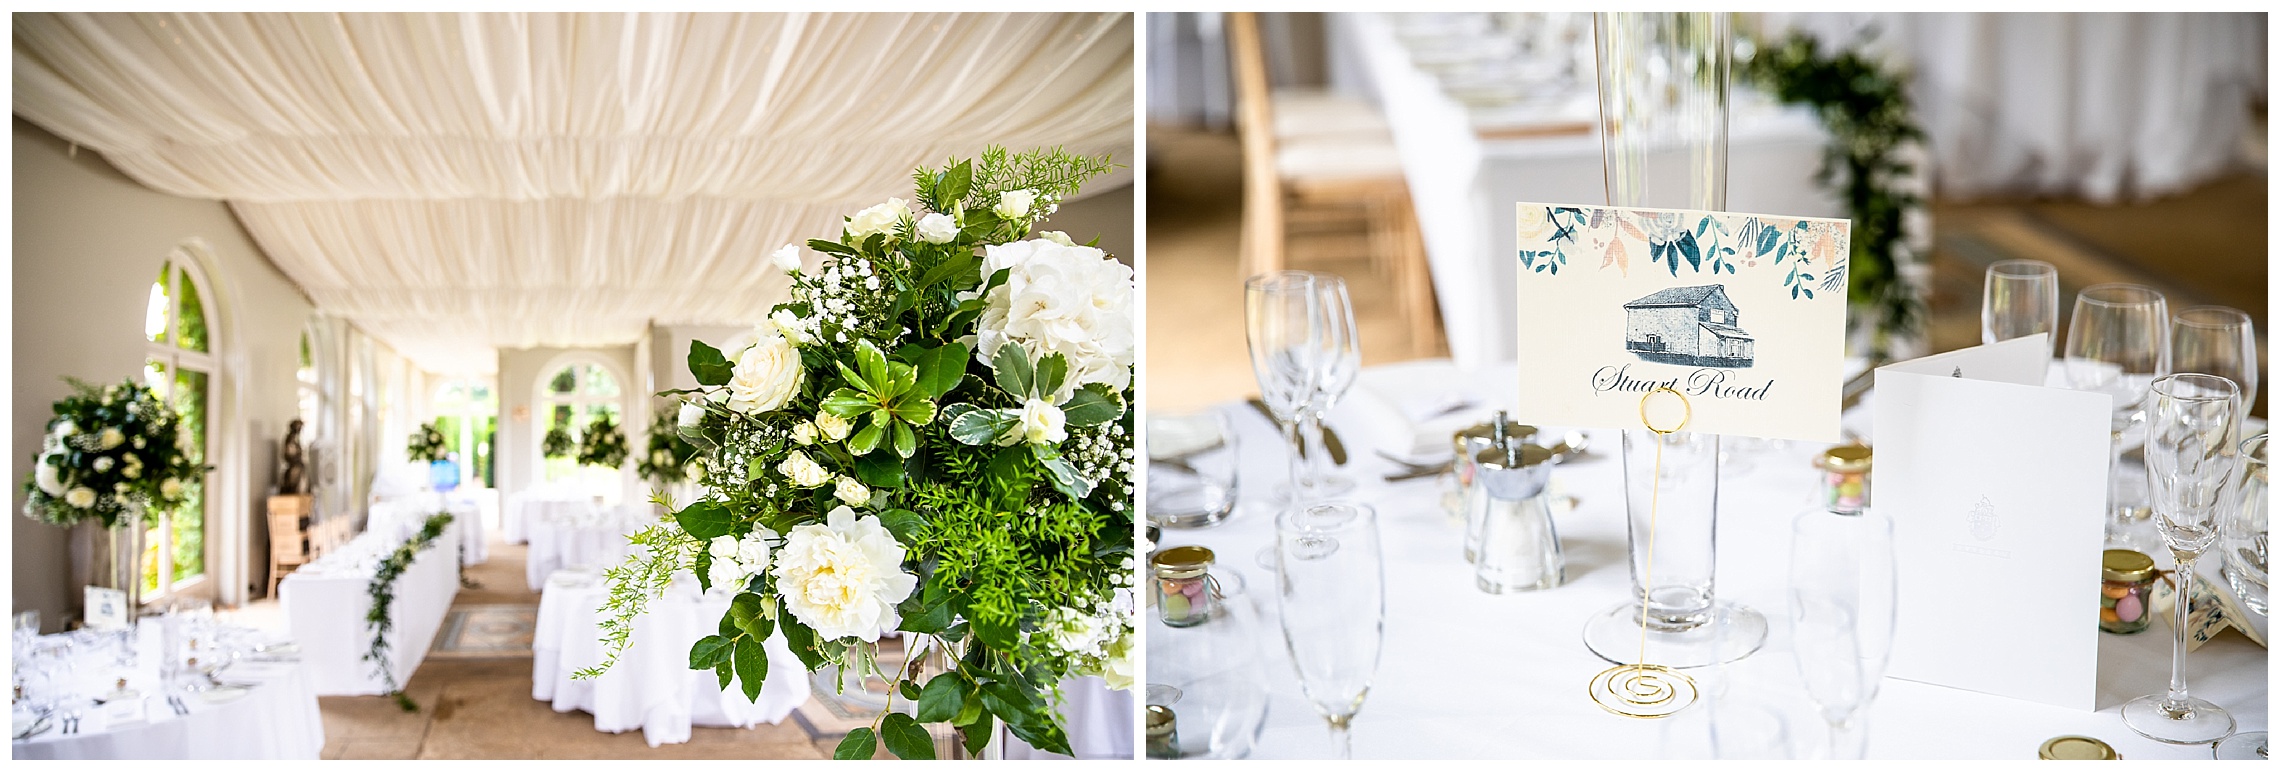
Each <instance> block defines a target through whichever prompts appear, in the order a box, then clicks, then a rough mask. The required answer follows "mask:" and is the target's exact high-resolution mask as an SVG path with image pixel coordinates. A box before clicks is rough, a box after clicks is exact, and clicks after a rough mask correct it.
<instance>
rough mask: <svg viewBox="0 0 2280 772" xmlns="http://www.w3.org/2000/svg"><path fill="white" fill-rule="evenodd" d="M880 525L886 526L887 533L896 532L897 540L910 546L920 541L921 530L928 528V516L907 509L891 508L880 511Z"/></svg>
mask: <svg viewBox="0 0 2280 772" xmlns="http://www.w3.org/2000/svg"><path fill="white" fill-rule="evenodd" d="M879 525H882V526H885V527H886V529H887V533H891V534H894V535H895V541H899V542H902V543H903V545H904V546H909V545H910V544H912V543H913V542H916V541H918V534H919V532H920V531H923V530H925V529H926V518H923V517H919V516H918V513H917V512H912V511H910V510H907V509H889V510H886V511H884V512H880V513H879Z"/></svg>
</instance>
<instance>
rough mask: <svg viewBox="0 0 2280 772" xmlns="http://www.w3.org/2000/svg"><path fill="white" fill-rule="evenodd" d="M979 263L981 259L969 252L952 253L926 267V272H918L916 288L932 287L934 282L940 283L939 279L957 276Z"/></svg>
mask: <svg viewBox="0 0 2280 772" xmlns="http://www.w3.org/2000/svg"><path fill="white" fill-rule="evenodd" d="M981 263H982V259H981V258H980V257H977V256H975V255H974V254H973V253H971V252H968V253H964V254H959V255H953V256H951V257H950V259H948V260H944V261H942V262H940V263H937V264H935V266H934V267H933V268H930V269H928V270H927V271H926V273H923V274H920V275H919V277H918V284H917V288H918V289H925V288H927V287H932V286H934V285H935V284H938V283H941V281H942V280H944V279H948V278H950V277H953V276H959V275H962V274H964V273H966V272H967V271H971V270H974V266H977V265H981Z"/></svg>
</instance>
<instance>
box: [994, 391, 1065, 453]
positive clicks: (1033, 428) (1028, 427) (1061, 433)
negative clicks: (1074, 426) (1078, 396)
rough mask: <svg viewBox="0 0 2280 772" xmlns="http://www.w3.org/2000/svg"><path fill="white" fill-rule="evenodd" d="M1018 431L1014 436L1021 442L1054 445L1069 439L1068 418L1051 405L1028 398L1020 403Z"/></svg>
mask: <svg viewBox="0 0 2280 772" xmlns="http://www.w3.org/2000/svg"><path fill="white" fill-rule="evenodd" d="M1019 429H1020V430H1019V431H1018V432H1016V433H1015V434H1016V435H1017V436H1018V438H1019V439H1020V440H1021V441H1023V442H1034V443H1038V444H1040V445H1055V444H1059V443H1060V442H1061V441H1062V440H1065V439H1068V438H1069V418H1068V416H1067V415H1065V414H1063V413H1062V412H1061V408H1059V407H1056V406H1055V405H1054V404H1053V403H1051V402H1047V401H1045V400H1042V399H1038V398H1036V397H1030V398H1029V401H1027V402H1023V403H1021V425H1020V427H1019ZM1006 444H1008V445H1010V444H1012V443H1010V442H1008V443H1006Z"/></svg>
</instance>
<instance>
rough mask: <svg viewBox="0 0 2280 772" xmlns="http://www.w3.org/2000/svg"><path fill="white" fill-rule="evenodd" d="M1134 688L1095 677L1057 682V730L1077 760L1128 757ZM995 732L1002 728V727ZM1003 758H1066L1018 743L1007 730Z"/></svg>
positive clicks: (1129, 752) (1124, 758)
mask: <svg viewBox="0 0 2280 772" xmlns="http://www.w3.org/2000/svg"><path fill="white" fill-rule="evenodd" d="M1136 691H1137V690H1126V691H1117V690H1114V689H1110V688H1108V682H1107V681H1103V680H1100V678H1098V677H1096V676H1085V677H1083V678H1071V679H1067V680H1064V681H1062V682H1061V698H1062V699H1061V705H1060V711H1061V721H1062V726H1061V729H1062V730H1063V731H1064V732H1066V733H1067V734H1068V736H1069V750H1071V751H1075V752H1076V756H1075V758H1080V759H1116V760H1128V759H1131V758H1132V756H1133V754H1132V711H1133V706H1132V703H1133V701H1134V700H1137V699H1139V695H1138V694H1137V693H1136ZM999 731H1004V730H1003V729H1002V728H1001V729H1000V730H999ZM1005 757H1006V758H1007V759H1013V760H1021V759H1066V758H1070V757H1069V756H1063V755H1060V754H1058V753H1047V752H1045V751H1041V750H1038V749H1036V748H1035V747H1033V746H1031V745H1030V744H1029V743H1026V742H1022V741H1021V738H1019V737H1015V736H1013V734H1012V733H1010V732H1008V733H1006V736H1005Z"/></svg>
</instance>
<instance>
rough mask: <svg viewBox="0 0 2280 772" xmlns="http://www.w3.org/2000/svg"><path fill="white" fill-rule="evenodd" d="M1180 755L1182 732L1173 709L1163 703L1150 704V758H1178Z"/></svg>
mask: <svg viewBox="0 0 2280 772" xmlns="http://www.w3.org/2000/svg"><path fill="white" fill-rule="evenodd" d="M1179 757H1180V733H1179V725H1178V721H1177V719H1176V717H1174V716H1173V715H1172V709H1171V708H1169V707H1165V706H1163V705H1150V706H1148V758H1151V759H1176V758H1179Z"/></svg>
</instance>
